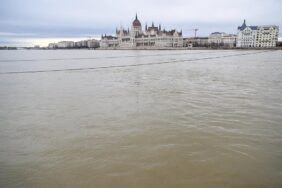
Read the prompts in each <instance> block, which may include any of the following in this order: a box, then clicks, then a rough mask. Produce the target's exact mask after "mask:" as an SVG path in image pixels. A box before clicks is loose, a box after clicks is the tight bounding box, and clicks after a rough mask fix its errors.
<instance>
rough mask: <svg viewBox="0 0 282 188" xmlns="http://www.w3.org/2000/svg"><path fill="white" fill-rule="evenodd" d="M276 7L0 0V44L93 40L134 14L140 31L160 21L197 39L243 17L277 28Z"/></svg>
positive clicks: (218, 0)
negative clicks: (137, 18) (194, 33)
mask: <svg viewBox="0 0 282 188" xmlns="http://www.w3.org/2000/svg"><path fill="white" fill-rule="evenodd" d="M281 8H282V2H281V1H278V0H270V1H267V2H266V1H262V0H257V1H255V0H248V1H243V0H236V1H228V2H227V1H223V0H214V1H207V0H199V1H197V2H195V1H184V0H176V1H173V2H171V1H166V0H165V1H160V0H156V1H154V2H151V1H142V2H141V1H128V0H121V1H115V2H111V1H109V0H105V1H103V2H101V1H90V0H82V1H79V2H78V1H74V0H71V1H66V0H60V1H55V0H49V1H46V0H42V1H34V0H26V1H24V2H23V1H19V0H12V1H7V0H2V1H1V2H0V23H1V24H0V25H1V26H0V38H1V39H0V45H5V44H6V45H7V44H8V45H19V43H20V42H21V44H22V45H26V44H27V43H29V42H30V41H33V42H35V43H36V41H39V42H37V43H39V44H40V45H42V44H43V43H46V44H47V43H49V42H56V40H60V39H72V40H75V39H77V40H80V39H82V38H87V37H89V36H92V37H94V38H98V37H100V36H101V34H104V33H108V34H111V33H113V30H114V29H115V28H116V27H119V26H120V25H122V26H123V27H125V28H127V27H130V25H129V24H130V23H131V22H132V17H133V16H134V15H135V14H136V13H138V17H139V19H140V21H141V22H142V24H143V25H142V26H143V27H144V25H145V23H147V24H148V25H149V24H151V23H152V22H155V23H161V24H162V25H165V26H166V27H167V28H166V29H178V30H181V29H182V31H183V35H184V36H187V37H191V36H193V31H192V29H194V28H198V29H199V31H198V35H199V36H207V35H208V34H210V33H212V32H216V31H219V32H227V33H234V34H236V32H237V30H236V28H237V27H238V26H239V25H240V24H241V23H242V21H243V20H244V19H246V20H247V23H248V25H270V24H275V25H279V26H281V25H282V21H281V19H279V18H281V17H282V13H281V11H280V9H281ZM274 15H275V16H274ZM279 36H280V37H281V31H280V33H279ZM21 44H20V45H21ZM32 45H33V44H32Z"/></svg>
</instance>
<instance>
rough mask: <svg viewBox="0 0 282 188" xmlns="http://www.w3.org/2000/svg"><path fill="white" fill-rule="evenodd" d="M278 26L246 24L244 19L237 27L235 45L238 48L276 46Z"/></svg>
mask: <svg viewBox="0 0 282 188" xmlns="http://www.w3.org/2000/svg"><path fill="white" fill-rule="evenodd" d="M278 33H279V27H278V26H276V25H267V26H247V25H246V20H244V23H243V24H242V26H239V27H238V32H237V42H236V47H238V48H253V47H256V48H260V47H265V48H270V47H276V43H277V41H278Z"/></svg>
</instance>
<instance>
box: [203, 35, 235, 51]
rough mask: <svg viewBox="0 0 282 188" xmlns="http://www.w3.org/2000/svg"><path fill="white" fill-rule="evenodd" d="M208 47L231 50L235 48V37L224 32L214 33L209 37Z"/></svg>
mask: <svg viewBox="0 0 282 188" xmlns="http://www.w3.org/2000/svg"><path fill="white" fill-rule="evenodd" d="M208 43H209V45H210V46H215V47H227V48H233V47H235V46H236V35H233V34H227V33H224V32H214V33H211V34H210V35H209V39H208Z"/></svg>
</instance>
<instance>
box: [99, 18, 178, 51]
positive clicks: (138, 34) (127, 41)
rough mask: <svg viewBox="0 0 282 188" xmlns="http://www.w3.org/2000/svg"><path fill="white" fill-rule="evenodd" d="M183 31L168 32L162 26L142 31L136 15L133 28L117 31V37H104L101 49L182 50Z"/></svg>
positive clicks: (146, 27)
mask: <svg viewBox="0 0 282 188" xmlns="http://www.w3.org/2000/svg"><path fill="white" fill-rule="evenodd" d="M182 47H183V37H182V31H180V32H178V31H176V30H170V31H166V30H165V29H162V27H161V25H159V26H155V25H154V23H152V25H151V26H149V27H148V26H147V24H146V26H145V29H144V30H143V29H142V25H141V22H140V21H139V20H138V17H137V15H136V17H135V20H134V21H133V22H132V25H131V28H130V29H127V30H125V29H124V28H123V27H121V28H120V29H116V34H115V36H107V35H102V37H101V41H100V48H102V49H166V48H182Z"/></svg>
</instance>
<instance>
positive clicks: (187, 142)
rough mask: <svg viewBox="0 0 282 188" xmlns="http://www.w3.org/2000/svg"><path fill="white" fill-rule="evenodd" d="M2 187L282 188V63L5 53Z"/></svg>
mask: <svg viewBox="0 0 282 188" xmlns="http://www.w3.org/2000/svg"><path fill="white" fill-rule="evenodd" d="M0 187H1V188H4V187H28V188H30V187H95V188H110V187H115V188H145V187H146V188H147V187H152V188H166V187H167V188H172V187H177V188H182V187H183V188H184V187H185V188H187V187H193V188H194V187H196V188H197V187H199V188H220V187H232V188H233V187H236V188H241V187H244V188H257V187H272V188H273V187H277V188H280V187H282V51H243V50H236V51H235V50H234V51H232V50H228V51H220V50H214V51H208V50H204V51H200V50H199V51H198V50H192V51H95V50H53V51H52V50H50V51H48V50H46V51H43V50H38V51H33V50H29V51H28V50H18V51H0Z"/></svg>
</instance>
